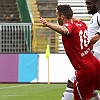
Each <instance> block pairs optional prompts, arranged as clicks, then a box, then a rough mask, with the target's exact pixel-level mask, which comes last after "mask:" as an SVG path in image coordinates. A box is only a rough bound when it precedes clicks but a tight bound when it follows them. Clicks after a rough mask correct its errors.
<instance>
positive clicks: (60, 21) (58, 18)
mask: <svg viewBox="0 0 100 100" xmlns="http://www.w3.org/2000/svg"><path fill="white" fill-rule="evenodd" d="M56 18H57V21H58V24H59V25H63V20H62V18H61V17H60V16H59V13H58V10H57V9H56Z"/></svg>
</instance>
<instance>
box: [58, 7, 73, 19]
mask: <svg viewBox="0 0 100 100" xmlns="http://www.w3.org/2000/svg"><path fill="white" fill-rule="evenodd" d="M57 10H58V13H59V16H61V15H64V16H66V18H67V19H71V18H72V16H73V11H72V9H71V7H70V5H58V6H57Z"/></svg>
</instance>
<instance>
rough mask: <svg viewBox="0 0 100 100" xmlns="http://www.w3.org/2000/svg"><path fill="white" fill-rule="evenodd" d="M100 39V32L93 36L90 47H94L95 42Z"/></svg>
mask: <svg viewBox="0 0 100 100" xmlns="http://www.w3.org/2000/svg"><path fill="white" fill-rule="evenodd" d="M99 39H100V33H99V32H98V33H96V34H95V36H93V37H92V38H91V40H90V42H89V47H92V46H93V44H95V43H96V42H97V41H98V40H99Z"/></svg>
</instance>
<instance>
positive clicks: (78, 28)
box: [62, 21, 95, 70]
mask: <svg viewBox="0 0 100 100" xmlns="http://www.w3.org/2000/svg"><path fill="white" fill-rule="evenodd" d="M63 26H64V27H66V28H67V29H68V33H67V34H62V42H63V45H64V48H65V52H66V54H67V56H68V57H69V59H70V61H71V63H72V65H73V67H74V69H75V70H78V69H83V68H87V67H90V66H92V65H94V63H95V60H94V56H93V54H92V53H91V51H90V49H89V48H88V35H87V26H86V24H85V23H84V22H82V21H70V22H68V23H65V24H64V25H63Z"/></svg>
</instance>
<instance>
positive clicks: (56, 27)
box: [40, 17, 68, 34]
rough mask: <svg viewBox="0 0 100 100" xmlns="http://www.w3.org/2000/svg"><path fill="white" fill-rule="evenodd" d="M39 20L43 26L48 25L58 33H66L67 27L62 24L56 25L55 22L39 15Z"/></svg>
mask: <svg viewBox="0 0 100 100" xmlns="http://www.w3.org/2000/svg"><path fill="white" fill-rule="evenodd" d="M40 22H41V23H42V24H43V25H44V26H46V27H49V28H50V29H53V30H54V31H56V32H58V33H60V34H66V33H67V32H68V30H67V28H65V27H64V26H60V25H57V24H53V23H50V22H48V21H47V20H45V19H44V18H42V17H40Z"/></svg>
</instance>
